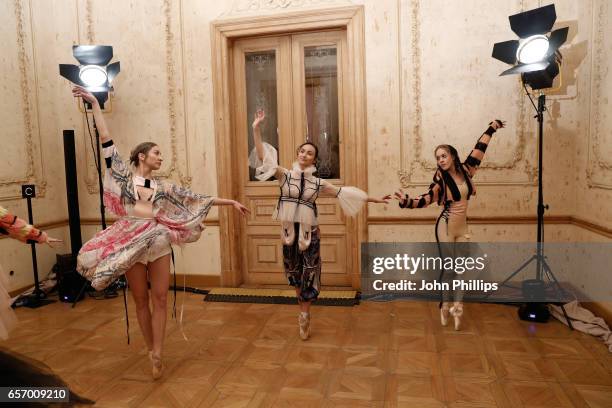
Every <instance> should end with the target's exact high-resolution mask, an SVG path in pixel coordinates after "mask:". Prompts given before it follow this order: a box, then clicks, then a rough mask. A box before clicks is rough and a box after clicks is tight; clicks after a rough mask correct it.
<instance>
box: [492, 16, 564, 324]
mask: <svg viewBox="0 0 612 408" xmlns="http://www.w3.org/2000/svg"><path fill="white" fill-rule="evenodd" d="M556 19H557V14H556V12H555V5H554V4H550V5H548V6H544V7H540V8H537V9H534V10H529V11H525V12H523V13H518V14H514V15H512V16H510V17H509V20H510V28H511V29H512V31H514V32H515V33H516V35H518V36H519V38H520V40H509V41H504V42H499V43H496V44H494V45H493V54H492V57H493V58H496V59H498V60H500V61H503V62H505V63H506V64H510V65H513V67H512V68H510V69H507V70H506V71H504V72H502V73H501V74H500V76H501V75H510V74H521V80H522V82H523V85H524V87H525V90H526V91H527V95H528V96H529V99H530V100H531V102H532V104H533V107H534V108H535V109H536V112H537V115H536V116H535V117H536V118H537V120H538V206H537V214H538V226H537V228H538V229H537V246H536V254H535V255H533V256H532V257H531V258H530V259H528V260H527V261H526V262H525V263H523V264H522V265H521V266H520V267H519V268H518V269H517V270H515V271H514V272H512V273H511V274H510V276H508V277H507V278H506V279H505V280H504V281H503V282H501V283H500V285H499V286H500V287H501V286H504V285H506V284H507V283H508V282H509V281H510V280H511V279H512V278H514V277H515V276H517V275H518V274H519V273H520V272H521V271H523V270H524V269H525V268H527V267H528V266H529V265H530V264H531V263H532V262H535V263H536V270H535V279H527V280H524V281H523V283H522V292H523V297H524V299H525V300H526V303H525V304H523V305H522V306H521V307H520V309H519V312H518V314H519V317H520V318H521V319H523V320H527V321H532V322H546V321H548V318H549V317H550V313H549V311H548V308H547V306H546V303H547V302H550V300H549V299H548V296H547V293H546V288H547V285H546V282H545V281H544V279H547V280H549V281H550V282H552V283H553V285H552V288H553V289H554V290H555V293H556V294H557V299H556V300H557V301H561V300H562V299H563V298H564V296H565V291H564V289H563V288H562V287H561V285H560V284H559V281H558V280H557V278H556V277H555V276H554V274H553V271H552V269H551V267H550V266H549V265H548V261H547V260H546V256H544V245H543V244H544V211H545V210H546V209H548V205H544V193H543V184H542V174H543V170H544V164H543V163H544V160H543V158H544V156H543V152H544V111H545V110H546V95H545V94H544V92H543V91H542V89H545V88H550V87H552V84H553V80H554V79H555V77H556V76H557V75H558V74H559V65H560V63H561V53H560V52H559V47H560V46H561V45H562V44H563V43H564V42H565V40H567V31H568V27H564V28H559V29H558V30H555V31H553V32H551V33H550V35H549V36H547V35H546V34H547V33H548V32H550V30H551V29H552V27H553V25H554V24H555V20H556ZM527 85H529V86H530V87H531V89H532V90H540V91H539V96H538V104H537V106H536V105H535V103H533V99H532V98H531V94H530V93H529V92H528V90H527ZM561 309H562V310H563V315H564V316H565V319H566V321H567V324H568V326H569V327H570V328H571V329H573V326H572V323H571V321H570V319H569V317H568V315H567V311H566V310H565V307H564V306H563V305H561Z"/></svg>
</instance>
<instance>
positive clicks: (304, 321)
mask: <svg viewBox="0 0 612 408" xmlns="http://www.w3.org/2000/svg"><path fill="white" fill-rule="evenodd" d="M298 324H299V326H300V338H301V339H302V340H308V337H310V313H302V312H300V315H299V316H298Z"/></svg>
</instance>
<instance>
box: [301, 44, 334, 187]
mask: <svg viewBox="0 0 612 408" xmlns="http://www.w3.org/2000/svg"><path fill="white" fill-rule="evenodd" d="M304 73H305V75H304V78H305V85H306V90H305V91H306V92H305V95H306V101H305V102H306V126H307V129H306V140H307V141H310V142H313V143H315V144H316V145H317V147H318V148H319V159H318V161H317V169H318V175H319V177H321V178H331V179H334V178H340V158H339V151H340V146H339V142H340V132H339V129H338V61H337V47H336V46H335V45H334V46H329V45H328V46H316V47H305V48H304Z"/></svg>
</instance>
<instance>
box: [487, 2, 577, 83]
mask: <svg viewBox="0 0 612 408" xmlns="http://www.w3.org/2000/svg"><path fill="white" fill-rule="evenodd" d="M508 18H509V20H510V28H511V29H512V31H514V32H515V33H516V35H518V36H519V40H509V41H504V42H499V43H496V44H494V45H493V53H492V57H493V58H495V59H498V60H500V61H502V62H505V63H506V64H510V65H513V67H512V68H509V69H507V70H505V71H504V72H502V73H501V74H500V75H512V74H520V75H521V79H522V81H523V82H524V83H525V84H526V85H529V86H530V87H531V89H534V90H536V89H544V88H550V87H551V86H552V84H553V80H554V79H555V77H556V76H557V75H558V74H559V65H560V64H561V60H562V56H561V53H560V52H559V47H561V45H563V43H565V41H566V40H567V32H568V29H569V28H568V27H563V28H559V29H557V30H555V31H553V32H551V33H550V35H548V36H547V34H548V33H549V32H550V30H551V29H552V27H553V25H554V24H555V20H556V19H557V14H556V12H555V5H554V4H549V5H548V6H544V7H540V8H537V9H534V10H529V11H525V12H523V13H518V14H514V15H512V16H510V17H508Z"/></svg>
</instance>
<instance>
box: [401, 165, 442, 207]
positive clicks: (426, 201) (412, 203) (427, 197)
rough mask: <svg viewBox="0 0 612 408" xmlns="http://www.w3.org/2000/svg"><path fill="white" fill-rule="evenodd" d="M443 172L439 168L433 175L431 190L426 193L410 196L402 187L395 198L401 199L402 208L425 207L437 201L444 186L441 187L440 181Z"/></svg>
mask: <svg viewBox="0 0 612 408" xmlns="http://www.w3.org/2000/svg"><path fill="white" fill-rule="evenodd" d="M441 179H442V174H441V173H440V170H437V171H436V172H435V174H434V177H433V183H431V184H430V185H429V190H427V192H426V193H425V194H421V195H419V196H416V197H415V198H410V197H408V194H407V193H404V190H402V189H401V188H400V189H399V190H398V191H396V192H395V194H394V196H395V199H396V200H398V201H399V206H400V208H424V207H427V206H429V205H431V204H433V203H437V202H438V199H439V197H440V192H441V190H442V188H441V187H440V181H441Z"/></svg>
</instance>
